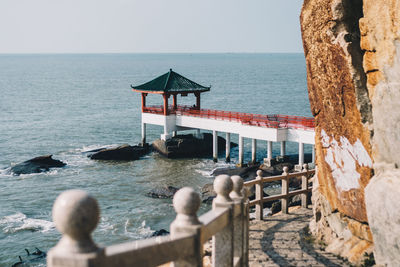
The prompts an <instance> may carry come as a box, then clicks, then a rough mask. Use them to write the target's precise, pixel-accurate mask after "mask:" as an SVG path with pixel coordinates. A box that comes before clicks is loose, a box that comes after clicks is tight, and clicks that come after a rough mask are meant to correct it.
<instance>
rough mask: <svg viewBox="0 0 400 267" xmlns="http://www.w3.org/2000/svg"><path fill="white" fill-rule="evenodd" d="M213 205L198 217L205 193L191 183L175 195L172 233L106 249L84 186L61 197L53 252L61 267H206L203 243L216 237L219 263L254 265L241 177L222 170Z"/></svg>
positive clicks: (55, 263) (96, 209)
mask: <svg viewBox="0 0 400 267" xmlns="http://www.w3.org/2000/svg"><path fill="white" fill-rule="evenodd" d="M214 190H215V191H216V193H217V196H216V198H215V199H214V201H213V205H212V210H211V211H209V212H207V213H205V214H204V215H202V216H200V217H197V211H198V209H199V207H200V203H201V200H200V196H199V194H198V193H196V192H195V191H194V190H193V189H191V188H189V187H185V188H182V189H180V190H179V191H178V192H177V193H176V194H175V196H174V199H173V205H174V209H175V211H176V213H177V216H176V219H175V220H174V221H173V222H172V224H171V226H170V230H171V235H169V236H162V237H155V238H150V239H146V240H139V241H133V242H128V243H123V244H118V245H112V246H108V247H105V248H101V247H99V246H97V245H96V244H95V243H94V242H93V240H92V238H91V233H92V231H93V230H94V229H95V228H96V226H97V223H98V221H99V214H100V212H99V207H98V204H97V201H96V199H94V198H93V197H91V196H90V195H88V194H87V193H86V192H84V191H81V190H70V191H66V192H63V193H62V194H61V195H59V196H58V198H57V200H56V201H55V203H54V206H53V220H54V223H55V225H56V227H57V229H58V230H59V231H60V232H61V233H62V238H61V240H60V241H59V242H58V244H57V245H56V246H55V247H54V248H52V249H51V250H50V251H49V253H48V257H47V265H48V266H50V267H55V266H158V265H160V264H164V263H168V262H173V264H174V266H203V244H204V243H205V242H207V241H208V240H209V239H211V238H212V265H213V266H218V267H219V266H248V244H249V241H248V236H249V234H248V201H247V198H246V196H244V194H243V191H244V190H243V180H242V178H240V177H239V176H232V177H229V176H228V175H220V176H218V177H216V179H215V181H214Z"/></svg>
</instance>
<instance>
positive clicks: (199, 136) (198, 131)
mask: <svg viewBox="0 0 400 267" xmlns="http://www.w3.org/2000/svg"><path fill="white" fill-rule="evenodd" d="M196 137H197V138H199V139H200V138H201V133H200V129H197V130H196Z"/></svg>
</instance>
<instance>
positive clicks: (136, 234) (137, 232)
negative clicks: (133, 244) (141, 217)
mask: <svg viewBox="0 0 400 267" xmlns="http://www.w3.org/2000/svg"><path fill="white" fill-rule="evenodd" d="M131 225H132V223H131V220H130V219H127V220H126V222H125V225H124V229H125V232H124V234H125V236H128V237H129V238H133V239H142V238H147V237H150V236H151V235H152V234H153V233H154V231H153V230H151V228H150V226H146V221H142V223H141V225H140V226H139V227H138V228H135V229H134V231H129V228H130V227H131Z"/></svg>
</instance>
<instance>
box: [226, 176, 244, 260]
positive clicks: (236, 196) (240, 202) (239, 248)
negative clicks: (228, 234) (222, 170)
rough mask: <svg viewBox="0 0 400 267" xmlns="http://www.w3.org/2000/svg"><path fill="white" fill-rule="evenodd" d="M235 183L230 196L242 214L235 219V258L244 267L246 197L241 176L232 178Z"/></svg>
mask: <svg viewBox="0 0 400 267" xmlns="http://www.w3.org/2000/svg"><path fill="white" fill-rule="evenodd" d="M231 179H232V182H233V190H232V192H231V193H230V194H229V196H230V197H231V199H232V200H233V202H234V203H235V210H236V209H238V210H239V211H240V214H239V215H237V216H235V218H234V219H233V229H234V232H233V256H234V257H237V258H239V259H240V263H241V264H240V266H244V264H245V263H244V258H245V257H244V254H245V250H244V249H245V240H246V239H245V236H244V228H245V224H246V221H247V216H246V210H245V206H244V196H243V194H242V189H243V179H242V177H240V176H239V175H234V176H232V177H231Z"/></svg>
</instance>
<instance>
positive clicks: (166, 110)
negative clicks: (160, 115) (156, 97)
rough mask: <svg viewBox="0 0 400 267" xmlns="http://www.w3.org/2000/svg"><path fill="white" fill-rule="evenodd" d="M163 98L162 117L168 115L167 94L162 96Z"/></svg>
mask: <svg viewBox="0 0 400 267" xmlns="http://www.w3.org/2000/svg"><path fill="white" fill-rule="evenodd" d="M163 97H164V116H167V115H168V97H169V95H168V94H167V93H165V94H163Z"/></svg>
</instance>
